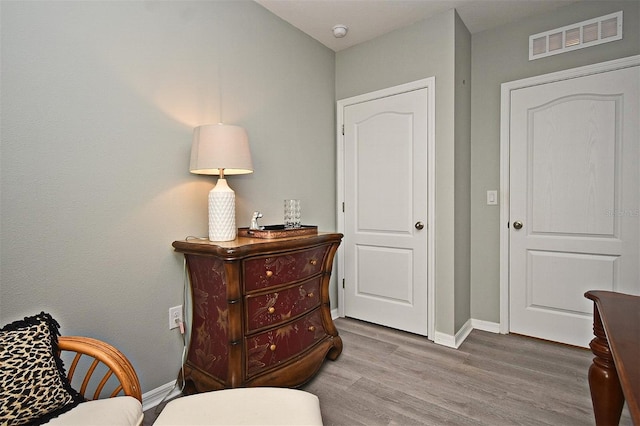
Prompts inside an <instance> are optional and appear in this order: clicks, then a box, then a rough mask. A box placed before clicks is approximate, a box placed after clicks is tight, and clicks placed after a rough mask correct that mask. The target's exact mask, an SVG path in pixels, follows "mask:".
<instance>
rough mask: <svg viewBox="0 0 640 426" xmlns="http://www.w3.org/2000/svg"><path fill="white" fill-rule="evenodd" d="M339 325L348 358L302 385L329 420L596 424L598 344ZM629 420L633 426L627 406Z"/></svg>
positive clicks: (348, 423) (148, 416)
mask: <svg viewBox="0 0 640 426" xmlns="http://www.w3.org/2000/svg"><path fill="white" fill-rule="evenodd" d="M335 324H336V326H337V327H338V330H339V331H340V335H341V336H342V339H343V341H344V351H343V353H342V355H341V356H340V357H339V358H338V359H337V360H336V361H334V362H333V361H327V362H326V363H325V364H324V365H323V367H322V369H321V370H320V372H319V373H318V375H317V376H316V377H315V378H314V379H313V380H312V381H311V382H309V383H307V384H306V385H305V386H304V387H302V389H304V390H306V391H309V392H311V393H314V394H315V395H317V396H318V397H319V398H320V406H321V409H322V417H323V421H324V424H325V425H327V426H330V425H345V426H356V425H367V426H369V425H495V426H499V425H593V424H594V423H595V422H594V420H593V411H592V408H591V399H590V396H589V386H588V383H587V370H588V368H589V366H590V365H591V359H592V355H591V352H590V351H588V350H583V349H578V348H573V347H568V346H564V345H560V344H555V343H551V342H545V341H540V340H536V339H531V338H527V337H523V336H517V335H500V334H493V333H487V332H482V331H478V330H474V331H473V332H472V333H471V334H470V335H469V337H468V338H467V339H466V340H465V342H464V343H463V344H462V346H461V347H460V348H459V349H457V350H455V349H450V348H446V347H443V346H439V345H436V344H434V343H432V342H430V341H429V340H427V339H426V338H424V337H421V336H416V335H413V334H409V333H404V332H400V331H397V330H392V329H388V328H385V327H380V326H377V325H373V324H369V323H365V322H361V321H357V320H352V319H346V318H340V319H337V320H336V321H335ZM153 411H154V410H153V409H151V410H149V413H145V423H144V424H145V425H150V424H152V422H153V419H154V418H155V414H154V413H153ZM620 424H621V425H631V424H632V423H631V419H630V417H629V414H628V411H627V409H626V407H625V409H624V411H623V417H622V420H621V422H620Z"/></svg>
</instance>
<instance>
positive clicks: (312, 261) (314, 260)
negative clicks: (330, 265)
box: [309, 259, 318, 266]
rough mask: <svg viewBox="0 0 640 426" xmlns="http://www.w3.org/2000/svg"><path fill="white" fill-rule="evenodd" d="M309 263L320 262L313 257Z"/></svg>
mask: <svg viewBox="0 0 640 426" xmlns="http://www.w3.org/2000/svg"><path fill="white" fill-rule="evenodd" d="M309 263H310V264H312V265H314V266H315V265H316V264H317V263H318V261H317V260H316V259H311V260H310V261H309Z"/></svg>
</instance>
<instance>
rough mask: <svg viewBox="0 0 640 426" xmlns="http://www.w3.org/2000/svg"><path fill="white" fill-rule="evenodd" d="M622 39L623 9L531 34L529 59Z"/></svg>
mask: <svg viewBox="0 0 640 426" xmlns="http://www.w3.org/2000/svg"><path fill="white" fill-rule="evenodd" d="M620 39H622V11H620V12H616V13H612V14H610V15H605V16H601V17H599V18H594V19H589V20H588V21H583V22H578V23H576V24H572V25H567V26H566V27H562V28H557V29H555V30H550V31H545V32H543V33H539V34H534V35H532V36H529V60H530V61H531V60H534V59H538V58H544V57H546V56H551V55H557V54H558V53H564V52H568V51H571V50H577V49H582V48H585V47H590V46H595V45H597V44H602V43H608V42H610V41H616V40H620Z"/></svg>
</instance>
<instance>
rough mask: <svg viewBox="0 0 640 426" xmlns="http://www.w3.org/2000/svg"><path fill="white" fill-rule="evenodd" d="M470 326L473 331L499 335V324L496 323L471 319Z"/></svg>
mask: <svg viewBox="0 0 640 426" xmlns="http://www.w3.org/2000/svg"><path fill="white" fill-rule="evenodd" d="M471 326H472V327H473V329H474V330H482V331H488V332H489V333H500V323H498V322H491V321H483V320H479V319H473V318H471Z"/></svg>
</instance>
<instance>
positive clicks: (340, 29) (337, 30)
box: [332, 25, 349, 38]
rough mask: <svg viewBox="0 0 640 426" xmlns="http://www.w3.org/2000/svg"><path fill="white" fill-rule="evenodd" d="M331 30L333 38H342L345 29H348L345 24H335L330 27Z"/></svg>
mask: <svg viewBox="0 0 640 426" xmlns="http://www.w3.org/2000/svg"><path fill="white" fill-rule="evenodd" d="M332 30H333V36H334V37H335V38H342V37H344V36H346V35H347V31H349V28H347V26H346V25H336V26H334V27H333V28H332Z"/></svg>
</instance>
